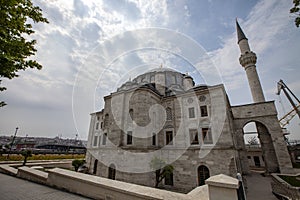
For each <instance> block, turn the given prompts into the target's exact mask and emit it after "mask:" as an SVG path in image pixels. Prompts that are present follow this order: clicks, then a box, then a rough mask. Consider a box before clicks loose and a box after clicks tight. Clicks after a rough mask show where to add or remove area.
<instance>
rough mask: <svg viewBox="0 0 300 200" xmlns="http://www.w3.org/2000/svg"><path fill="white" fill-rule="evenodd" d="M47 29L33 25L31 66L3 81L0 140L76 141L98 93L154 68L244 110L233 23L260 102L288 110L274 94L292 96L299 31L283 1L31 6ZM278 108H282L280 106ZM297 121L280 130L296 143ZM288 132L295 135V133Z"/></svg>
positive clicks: (96, 106)
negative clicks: (221, 92)
mask: <svg viewBox="0 0 300 200" xmlns="http://www.w3.org/2000/svg"><path fill="white" fill-rule="evenodd" d="M33 2H34V4H35V5H37V6H39V7H40V8H41V9H42V10H43V14H44V16H45V17H46V18H48V20H49V22H50V23H49V24H36V25H34V29H35V30H36V33H35V35H34V36H33V38H34V39H36V40H37V45H36V48H37V50H38V52H37V53H36V56H35V59H37V60H38V61H39V62H40V63H41V64H42V65H43V69H42V70H40V71H39V70H32V69H28V70H26V71H24V72H23V71H22V72H20V73H19V74H20V77H19V78H15V79H13V80H4V81H3V85H4V86H6V87H7V88H8V90H7V91H5V92H2V93H1V100H4V101H6V102H7V104H8V105H7V106H5V107H4V108H1V109H0V135H12V134H13V133H14V130H15V128H16V127H19V133H18V135H20V136H25V135H26V134H28V135H29V136H43V137H54V136H57V135H60V136H61V135H62V137H64V138H67V137H68V138H74V137H75V135H76V134H78V135H79V138H80V139H86V138H87V134H88V128H89V119H90V116H89V114H90V113H92V112H94V111H98V110H100V109H101V108H102V107H103V96H105V95H108V94H109V93H110V92H112V91H114V90H116V88H118V87H119V86H120V85H121V84H122V83H123V82H125V81H126V80H128V79H130V78H134V77H135V76H136V75H137V74H139V73H142V72H145V71H147V70H149V69H151V68H155V67H158V66H160V65H161V64H162V65H163V66H164V67H171V68H174V69H176V70H178V71H180V72H182V73H186V72H189V73H190V74H191V75H193V76H194V77H195V80H196V83H197V84H219V83H223V84H224V85H225V87H226V90H227V93H228V96H229V99H230V102H231V104H232V105H239V104H246V103H251V102H252V99H251V95H250V90H249V87H248V83H247V79H246V74H245V71H244V70H243V68H242V67H241V66H240V65H239V62H238V58H239V55H240V53H239V48H238V45H237V40H236V32H235V18H236V17H237V18H238V20H239V22H240V25H241V26H242V28H243V30H244V32H245V34H246V36H247V37H248V39H249V43H250V46H251V49H252V50H253V51H254V52H255V53H256V54H257V56H258V61H257V70H258V73H259V76H260V80H261V83H262V86H263V89H264V91H265V96H266V99H267V100H275V101H276V105H277V108H278V112H279V117H281V116H282V115H283V114H284V113H286V112H288V111H289V110H290V109H291V106H290V105H289V104H288V102H287V101H286V97H284V96H281V99H280V98H279V97H278V96H277V95H275V92H276V83H277V81H278V80H279V79H283V80H284V81H285V82H286V83H287V85H288V86H289V87H290V88H291V89H292V90H293V91H294V93H295V94H296V95H298V96H299V97H300V80H299V75H300V68H299V61H300V60H299V59H300V58H299V53H298V52H299V47H300V37H299V33H300V29H297V28H296V27H295V25H294V23H293V20H294V18H293V16H292V15H291V14H289V9H290V8H291V7H292V3H291V2H292V0H290V1H282V0H272V1H268V0H257V1H255V0H252V1H240V0H225V1H214V0H174V1H171V0H152V1H146V0H107V1H104V0H102V1H101V0H89V1H88V0H74V1H65V0H48V1H42V0H34V1H33ZM280 101H281V102H282V103H280ZM299 127H300V121H299V119H298V118H297V117H295V118H294V119H293V120H292V122H291V124H290V125H289V126H288V128H289V129H290V131H291V135H290V137H291V138H298V139H300V136H299ZM297 131H298V132H297Z"/></svg>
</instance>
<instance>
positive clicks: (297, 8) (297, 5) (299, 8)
mask: <svg viewBox="0 0 300 200" xmlns="http://www.w3.org/2000/svg"><path fill="white" fill-rule="evenodd" d="M293 4H294V7H293V8H291V9H290V13H293V14H295V15H296V18H295V25H296V26H297V27H299V26H300V0H293Z"/></svg>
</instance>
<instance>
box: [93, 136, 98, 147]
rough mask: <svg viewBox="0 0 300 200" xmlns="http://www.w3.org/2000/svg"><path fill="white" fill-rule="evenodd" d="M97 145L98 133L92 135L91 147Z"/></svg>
mask: <svg viewBox="0 0 300 200" xmlns="http://www.w3.org/2000/svg"><path fill="white" fill-rule="evenodd" d="M97 145H98V135H94V139H93V147H97Z"/></svg>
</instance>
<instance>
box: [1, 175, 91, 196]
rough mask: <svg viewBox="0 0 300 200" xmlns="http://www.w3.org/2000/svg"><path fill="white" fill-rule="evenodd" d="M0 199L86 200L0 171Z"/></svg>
mask: <svg viewBox="0 0 300 200" xmlns="http://www.w3.org/2000/svg"><path fill="white" fill-rule="evenodd" d="M0 199H5V200H53V199H59V200H87V199H88V198H84V197H82V196H78V195H75V194H71V193H68V192H63V191H60V190H57V189H54V188H50V187H47V186H44V185H39V184H36V183H32V182H29V181H26V180H23V179H19V178H15V177H12V176H8V175H5V174H1V173H0Z"/></svg>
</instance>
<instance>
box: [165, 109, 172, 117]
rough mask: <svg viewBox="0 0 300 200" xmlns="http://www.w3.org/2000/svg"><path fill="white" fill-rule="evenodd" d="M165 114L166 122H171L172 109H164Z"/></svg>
mask: <svg viewBox="0 0 300 200" xmlns="http://www.w3.org/2000/svg"><path fill="white" fill-rule="evenodd" d="M166 113H167V120H172V109H171V108H169V107H168V108H166Z"/></svg>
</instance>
